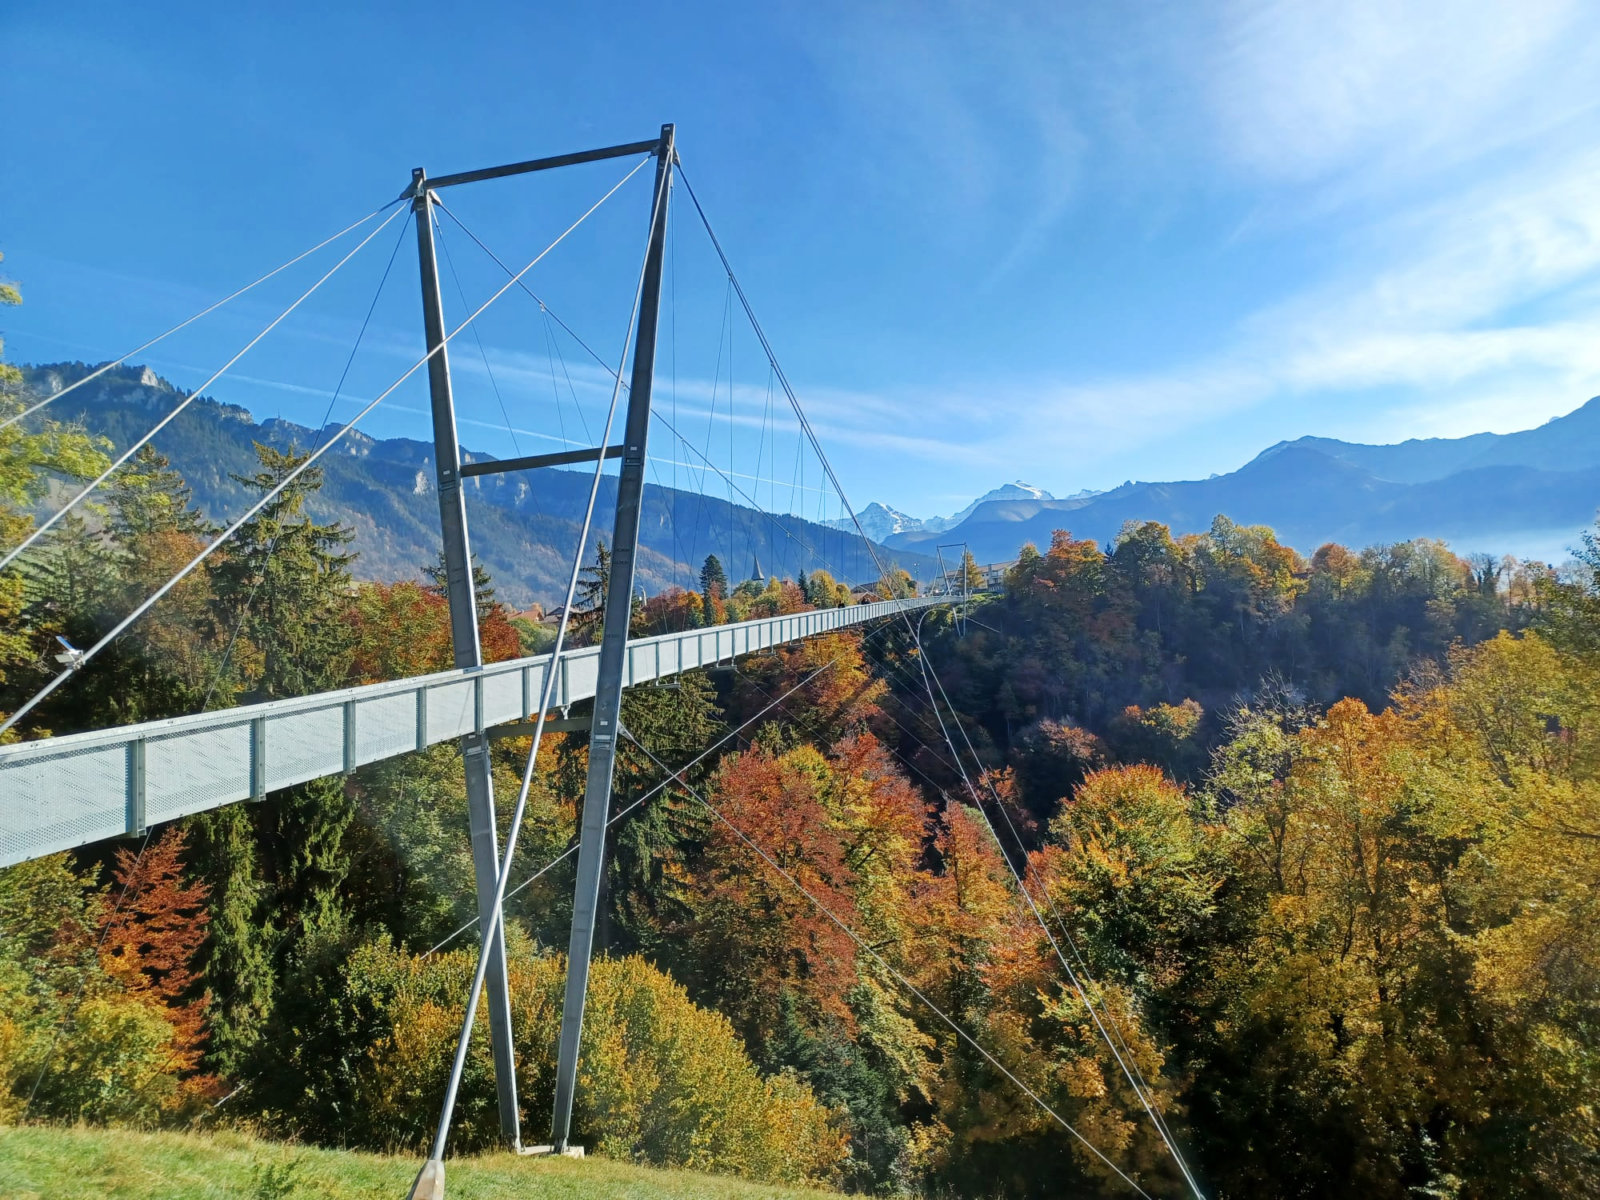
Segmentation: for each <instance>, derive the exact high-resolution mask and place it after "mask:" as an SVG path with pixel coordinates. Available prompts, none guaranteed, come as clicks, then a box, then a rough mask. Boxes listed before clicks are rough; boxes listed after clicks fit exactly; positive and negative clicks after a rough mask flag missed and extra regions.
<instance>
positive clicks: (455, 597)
mask: <svg viewBox="0 0 1600 1200" xmlns="http://www.w3.org/2000/svg"><path fill="white" fill-rule="evenodd" d="M412 183H413V186H414V187H415V188H416V199H415V200H414V201H413V202H412V203H413V207H414V209H415V211H416V217H417V260H418V263H419V264H420V266H421V271H422V323H423V331H424V333H425V335H426V337H427V346H428V350H429V351H430V353H431V357H430V358H429V359H428V391H429V395H430V397H431V401H432V410H433V449H434V457H435V460H436V464H437V466H436V471H435V475H436V478H437V480H438V486H439V525H440V528H441V531H442V533H443V535H444V568H445V591H446V594H447V596H448V597H449V601H450V642H451V646H452V647H453V649H454V652H455V664H456V666H457V667H458V668H473V667H481V666H482V665H483V651H482V648H481V646H480V644H479V641H478V604H477V594H476V589H475V588H474V587H473V582H472V546H471V542H470V540H469V538H468V535H467V498H466V496H465V495H464V494H463V492H462V489H461V443H460V441H459V440H458V439H457V436H456V409H455V398H454V396H453V395H452V394H451V390H450V358H449V348H448V347H447V346H446V345H445V327H444V301H443V299H442V297H441V296H440V293H439V264H438V259H437V258H436V256H435V252H434V245H433V196H432V193H431V191H430V189H429V186H428V183H427V179H426V176H425V174H424V172H423V171H422V169H421V168H420V167H419V168H417V170H415V171H413V172H412ZM481 695H482V692H481V686H479V687H476V688H475V689H474V699H475V701H477V703H475V708H481V699H480V698H481ZM347 711H348V712H349V714H350V719H349V724H348V735H347V741H348V743H349V746H350V750H349V754H348V759H349V763H348V767H347V769H349V770H354V769H355V762H354V759H355V747H354V731H355V706H354V705H353V704H352V705H350V706H349V708H348V710H347ZM473 724H474V728H473V729H472V730H471V731H470V732H468V733H466V734H463V735H462V738H461V759H462V762H463V763H464V764H465V767H466V775H467V824H468V827H469V830H470V832H471V837H472V866H473V873H474V875H475V876H476V883H477V891H478V919H479V921H480V923H481V924H480V928H482V929H490V928H493V929H494V935H493V938H492V940H491V941H490V944H489V946H488V947H487V950H486V953H487V954H488V956H489V969H488V973H487V974H486V976H485V989H486V991H487V992H488V996H487V1001H488V1008H489V1039H490V1043H491V1046H492V1048H493V1051H494V1078H495V1087H496V1090H497V1093H498V1099H499V1102H500V1132H501V1133H502V1134H503V1135H504V1137H505V1139H506V1141H507V1142H508V1143H509V1144H510V1146H511V1147H512V1148H513V1149H520V1148H521V1146H522V1120H521V1113H520V1112H519V1111H518V1107H517V1067H516V1054H515V1051H514V1049H513V1047H512V1044H511V992H510V989H509V987H508V985H507V981H506V954H505V937H504V935H503V933H502V931H501V930H500V928H499V927H498V926H497V925H495V924H494V923H493V922H492V921H491V919H490V918H491V916H492V914H493V912H494V897H495V881H496V878H497V877H498V875H499V872H500V839H499V836H498V834H497V831H496V827H495V819H494V779H493V776H492V775H491V773H490V764H489V739H488V738H487V737H485V736H484V732H483V724H482V718H481V713H477V714H475V718H474V722H473Z"/></svg>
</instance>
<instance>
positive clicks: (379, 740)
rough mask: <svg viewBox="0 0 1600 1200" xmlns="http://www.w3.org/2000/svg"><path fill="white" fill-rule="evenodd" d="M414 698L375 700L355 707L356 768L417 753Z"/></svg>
mask: <svg viewBox="0 0 1600 1200" xmlns="http://www.w3.org/2000/svg"><path fill="white" fill-rule="evenodd" d="M416 745H417V700H416V697H415V695H400V696H376V697H374V698H373V699H371V700H361V701H358V702H357V704H356V765H357V766H359V765H361V764H362V763H369V762H377V761H378V760H379V759H384V758H393V757H394V756H395V755H396V754H404V753H405V752H406V751H408V750H414V749H416Z"/></svg>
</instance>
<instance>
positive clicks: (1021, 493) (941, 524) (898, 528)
mask: <svg viewBox="0 0 1600 1200" xmlns="http://www.w3.org/2000/svg"><path fill="white" fill-rule="evenodd" d="M1097 494H1098V493H1096V492H1091V491H1085V492H1077V493H1075V494H1073V495H1071V496H1068V497H1066V499H1068V500H1078V499H1082V498H1084V497H1086V496H1094V495H1097ZM1055 498H1056V497H1054V496H1052V495H1051V494H1050V493H1049V492H1047V491H1045V490H1044V489H1043V488H1041V487H1034V486H1033V484H1031V483H1023V482H1022V481H1021V480H1020V479H1019V480H1017V481H1016V482H1015V483H1003V484H1001V485H1000V486H999V487H997V488H994V489H992V490H990V491H987V492H985V493H984V494H983V495H981V496H979V497H978V498H977V499H976V500H974V501H973V502H972V503H971V504H969V505H967V506H966V507H965V508H963V509H962V510H961V511H960V512H958V513H956V514H955V515H954V516H950V517H912V516H908V515H906V514H905V513H903V512H901V511H900V510H898V509H894V508H890V507H889V506H888V505H887V504H884V503H882V502H880V501H877V500H874V501H873V502H872V503H871V504H868V505H867V506H866V507H865V508H863V509H862V510H861V511H860V512H859V513H857V514H856V516H857V517H859V518H860V520H861V528H862V529H864V530H865V531H866V534H867V536H868V537H869V538H872V539H873V540H875V541H883V540H884V539H886V538H889V537H892V536H893V535H894V534H897V533H943V532H944V531H945V530H946V529H954V528H955V527H956V526H957V525H959V524H961V522H963V521H965V520H966V519H967V518H968V517H970V516H971V515H972V514H973V513H975V512H976V511H977V510H978V506H979V505H980V504H988V503H990V502H991V501H995V500H1054V499H1055ZM828 524H829V525H831V526H832V527H833V528H835V529H854V528H855V527H856V526H855V522H853V521H852V520H850V518H849V517H841V518H839V519H838V520H834V521H829V522H828Z"/></svg>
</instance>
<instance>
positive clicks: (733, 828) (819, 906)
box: [622, 728, 1151, 1200]
mask: <svg viewBox="0 0 1600 1200" xmlns="http://www.w3.org/2000/svg"><path fill="white" fill-rule="evenodd" d="M622 736H623V737H625V738H627V739H628V740H629V741H630V742H632V743H633V744H634V745H635V746H637V747H639V749H640V750H642V751H643V752H644V753H645V754H646V755H647V756H648V757H649V758H650V760H651V761H652V762H653V763H655V764H656V766H657V767H659V768H660V769H661V770H663V771H667V770H670V768H669V767H667V765H666V764H665V763H663V762H662V761H661V760H660V759H659V758H657V757H656V756H655V754H654V753H652V752H651V750H650V748H649V747H648V746H646V745H645V744H644V743H643V742H641V741H640V740H639V739H638V738H636V737H635V736H634V735H633V732H632V731H631V730H629V729H626V728H624V729H623V730H622ZM676 778H677V781H678V786H680V787H681V788H682V789H683V790H684V791H685V792H686V793H687V794H688V795H689V796H690V797H691V798H692V799H694V800H697V801H698V802H699V803H700V804H701V805H702V806H703V807H704V808H705V809H706V811H707V812H709V813H710V814H711V815H712V816H713V817H715V818H716V819H717V820H718V821H720V822H722V824H723V825H725V826H726V827H727V829H728V831H729V832H730V833H732V834H733V835H734V836H735V837H736V838H738V839H739V840H740V841H741V842H743V843H744V844H745V845H746V846H748V847H749V848H750V849H751V850H753V851H755V853H756V854H757V855H758V856H759V857H760V858H761V861H762V862H764V863H766V864H767V866H768V867H770V868H771V869H772V870H773V871H774V872H775V873H776V874H777V875H779V876H780V877H781V878H782V879H783V880H784V882H785V883H787V884H788V885H789V886H790V887H792V888H794V890H795V891H797V892H799V893H800V894H801V895H802V896H804V897H805V898H806V899H807V900H809V901H810V902H811V904H812V906H813V907H814V908H816V910H817V911H818V912H820V913H821V914H822V915H823V916H825V917H827V918H828V920H830V921H832V922H833V923H834V924H835V925H837V926H838V927H839V929H840V930H841V931H842V932H843V933H844V934H845V935H846V936H848V937H849V938H850V940H851V941H853V942H854V943H855V944H856V945H857V946H859V947H860V948H861V950H862V951H863V952H865V953H866V954H868V955H870V956H871V957H872V959H873V961H874V962H876V963H877V964H878V965H879V966H880V967H882V968H883V969H884V970H885V971H886V972H888V974H889V975H890V976H892V977H893V978H894V979H895V981H896V982H898V983H899V984H900V985H901V986H902V987H903V988H905V989H906V990H907V991H908V992H910V993H911V994H912V995H913V996H915V997H916V998H917V999H918V1000H920V1001H922V1003H923V1004H925V1005H926V1006H927V1007H928V1009H929V1010H930V1011H931V1012H932V1013H933V1014H934V1015H935V1016H936V1017H938V1018H939V1019H940V1020H941V1021H943V1022H944V1023H945V1024H946V1025H948V1026H949V1027H950V1028H951V1030H953V1031H954V1032H955V1033H956V1035H957V1036H958V1037H960V1038H961V1040H962V1041H964V1042H966V1043H967V1045H969V1046H971V1047H972V1048H973V1049H974V1050H976V1051H977V1052H978V1053H979V1054H981V1055H982V1056H983V1058H984V1060H985V1061H986V1062H988V1063H989V1065H990V1066H992V1067H993V1068H994V1069H995V1070H997V1071H999V1072H1000V1073H1001V1074H1002V1075H1004V1076H1005V1077H1006V1078H1007V1079H1009V1080H1010V1081H1011V1082H1012V1083H1013V1084H1015V1085H1016V1086H1017V1088H1018V1089H1019V1090H1020V1091H1021V1092H1022V1093H1023V1094H1024V1095H1026V1096H1027V1097H1028V1099H1030V1100H1032V1101H1033V1102H1034V1103H1035V1104H1036V1105H1038V1106H1039V1108H1040V1109H1042V1110H1043V1111H1044V1112H1045V1113H1046V1114H1048V1115H1049V1116H1050V1118H1051V1119H1052V1120H1054V1121H1055V1122H1056V1124H1058V1125H1060V1126H1061V1128H1063V1129H1065V1130H1066V1131H1067V1132H1068V1133H1070V1134H1071V1135H1072V1136H1073V1137H1074V1138H1076V1139H1077V1140H1078V1141H1079V1143H1081V1144H1082V1145H1083V1146H1084V1147H1086V1148H1087V1149H1088V1150H1089V1152H1090V1153H1091V1154H1093V1155H1094V1156H1095V1157H1096V1158H1097V1159H1099V1160H1100V1161H1101V1162H1102V1163H1104V1164H1105V1165H1106V1167H1108V1168H1109V1169H1110V1170H1111V1171H1112V1172H1113V1173H1115V1175H1116V1176H1117V1178H1118V1179H1120V1180H1122V1182H1124V1183H1126V1184H1127V1185H1128V1186H1129V1187H1130V1188H1132V1189H1133V1190H1134V1191H1135V1192H1137V1193H1138V1194H1139V1195H1140V1196H1142V1197H1144V1200H1151V1198H1150V1193H1148V1192H1146V1191H1145V1190H1144V1189H1143V1188H1142V1187H1140V1186H1139V1185H1138V1184H1137V1183H1135V1182H1134V1181H1133V1180H1132V1179H1131V1178H1129V1177H1128V1175H1127V1174H1126V1173H1124V1172H1123V1170H1122V1168H1120V1167H1118V1166H1117V1164H1116V1163H1114V1162H1112V1161H1111V1160H1110V1159H1109V1158H1107V1157H1106V1156H1105V1154H1104V1153H1102V1152H1101V1151H1100V1149H1099V1148H1098V1147H1097V1146H1095V1144H1094V1143H1093V1142H1091V1141H1090V1140H1089V1139H1088V1138H1086V1137H1084V1136H1083V1134H1081V1133H1079V1132H1078V1131H1077V1129H1075V1128H1074V1127H1073V1126H1072V1125H1071V1124H1070V1123H1069V1122H1068V1121H1067V1119H1066V1118H1065V1117H1063V1116H1062V1115H1061V1114H1060V1113H1058V1112H1057V1111H1056V1110H1055V1109H1054V1108H1052V1107H1051V1106H1050V1105H1049V1104H1047V1103H1045V1101H1044V1099H1043V1098H1042V1097H1041V1096H1040V1095H1039V1093H1038V1092H1036V1091H1034V1090H1033V1089H1032V1088H1030V1087H1029V1086H1028V1085H1027V1084H1026V1083H1024V1082H1022V1080H1021V1079H1019V1078H1018V1077H1017V1076H1016V1075H1015V1074H1014V1073H1013V1072H1012V1071H1011V1070H1010V1069H1009V1068H1008V1067H1006V1066H1005V1064H1004V1063H1002V1062H1001V1061H1000V1060H999V1059H998V1058H996V1057H995V1056H994V1055H993V1054H991V1053H990V1052H989V1051H988V1050H986V1049H985V1048H984V1047H983V1045H982V1044H981V1043H980V1042H979V1041H978V1040H977V1039H976V1038H975V1037H973V1036H972V1034H970V1033H968V1032H967V1031H966V1029H964V1028H963V1027H962V1026H961V1025H959V1024H957V1023H956V1021H955V1020H954V1018H952V1017H950V1016H949V1015H948V1014H947V1013H946V1012H945V1011H944V1009H942V1008H940V1007H939V1006H938V1005H937V1004H935V1003H934V1002H933V1001H932V1000H930V999H929V998H928V996H927V995H926V994H925V993H924V992H923V991H922V990H921V989H920V988H918V987H917V985H916V984H914V983H912V982H911V980H909V979H907V978H906V977H905V976H904V975H903V974H901V973H900V972H899V971H897V970H896V969H895V968H894V967H893V966H891V965H890V964H889V962H888V960H887V959H885V958H884V957H883V955H881V954H879V953H878V951H877V950H876V949H874V948H873V947H872V946H871V945H869V944H868V943H867V941H866V939H865V938H863V937H862V936H861V935H860V934H859V933H857V932H856V931H855V930H854V929H852V928H851V927H850V926H849V925H848V924H847V923H846V922H845V921H844V920H843V919H842V918H840V917H839V916H838V915H837V914H835V913H834V911H833V910H832V909H831V908H829V907H828V906H827V905H826V904H824V903H823V902H822V901H821V900H819V899H817V897H816V896H814V895H813V894H812V893H811V892H810V891H808V890H807V889H806V887H805V885H804V884H802V883H801V882H800V881H799V880H798V879H796V878H795V877H794V876H793V875H792V874H790V873H789V872H788V871H786V870H784V869H783V867H781V866H780V865H779V864H778V863H777V861H776V860H775V859H773V857H772V856H771V855H770V854H768V853H767V852H766V851H765V850H764V849H762V847H761V846H760V845H759V844H758V843H757V842H756V841H755V840H754V839H752V838H751V837H750V836H749V835H748V834H747V833H745V831H744V830H742V829H740V828H739V827H738V826H737V825H735V824H734V823H733V822H732V821H730V820H729V819H728V818H727V817H726V816H724V815H723V814H722V812H721V810H720V809H718V808H717V807H716V806H715V805H713V804H712V803H711V801H709V800H707V799H706V798H705V797H704V796H703V795H701V794H700V793H699V792H698V791H696V790H695V789H694V788H693V787H691V786H690V785H689V783H688V782H687V781H686V780H685V779H683V778H682V776H681V775H678V776H676Z"/></svg>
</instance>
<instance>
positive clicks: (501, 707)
mask: <svg viewBox="0 0 1600 1200" xmlns="http://www.w3.org/2000/svg"><path fill="white" fill-rule="evenodd" d="M527 715H528V714H527V713H525V712H523V711H522V673H521V672H520V671H507V672H505V673H504V674H501V675H485V676H484V679H483V721H484V724H486V725H496V724H499V723H500V722H501V721H515V720H516V719H517V718H518V717H525V716H527Z"/></svg>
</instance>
